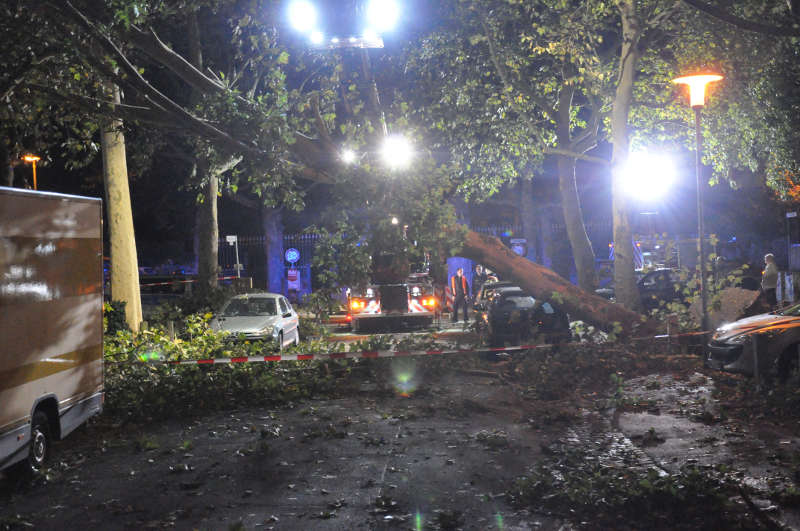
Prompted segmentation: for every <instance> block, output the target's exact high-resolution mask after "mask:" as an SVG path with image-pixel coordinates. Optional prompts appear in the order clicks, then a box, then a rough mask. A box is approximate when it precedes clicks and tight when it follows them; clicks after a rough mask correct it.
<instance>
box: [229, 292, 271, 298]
mask: <svg viewBox="0 0 800 531" xmlns="http://www.w3.org/2000/svg"><path fill="white" fill-rule="evenodd" d="M279 297H283V295H281V294H280V293H267V292H255V293H242V294H241V295H236V296H234V297H232V298H233V299H277V298H279Z"/></svg>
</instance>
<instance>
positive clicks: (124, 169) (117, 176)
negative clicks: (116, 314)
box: [100, 87, 142, 332]
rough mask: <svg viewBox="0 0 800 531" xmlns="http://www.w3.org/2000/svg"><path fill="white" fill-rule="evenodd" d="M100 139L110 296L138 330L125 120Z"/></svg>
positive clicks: (139, 305) (115, 94)
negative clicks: (109, 267) (120, 305)
mask: <svg viewBox="0 0 800 531" xmlns="http://www.w3.org/2000/svg"><path fill="white" fill-rule="evenodd" d="M112 90H113V98H114V101H115V102H116V103H119V101H120V95H119V88H118V87H113V89H112ZM100 142H101V146H102V153H103V181H104V183H105V192H106V219H107V221H108V233H109V239H110V243H111V297H112V299H113V300H117V301H123V302H125V320H126V321H127V323H128V326H129V327H130V329H131V330H133V331H134V332H138V331H139V327H140V325H141V322H142V298H141V292H140V291H139V260H138V257H137V254H136V237H135V233H134V230H133V212H132V210H131V194H130V189H129V188H128V165H127V161H126V157H125V136H124V135H123V133H122V121H121V120H114V121H112V122H110V123H109V124H108V125H107V126H106V127H104V128H103V130H102V133H101V136H100Z"/></svg>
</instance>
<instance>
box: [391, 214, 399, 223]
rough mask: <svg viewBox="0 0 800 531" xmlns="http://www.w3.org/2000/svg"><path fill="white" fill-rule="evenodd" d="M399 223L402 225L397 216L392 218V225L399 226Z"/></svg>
mask: <svg viewBox="0 0 800 531" xmlns="http://www.w3.org/2000/svg"><path fill="white" fill-rule="evenodd" d="M398 223H400V220H399V219H397V216H392V225H397V224H398Z"/></svg>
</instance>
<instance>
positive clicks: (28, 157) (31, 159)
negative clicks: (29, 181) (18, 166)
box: [22, 153, 42, 190]
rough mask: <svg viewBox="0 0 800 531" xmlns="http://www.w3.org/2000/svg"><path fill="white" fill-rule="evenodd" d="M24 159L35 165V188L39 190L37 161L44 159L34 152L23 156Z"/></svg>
mask: <svg viewBox="0 0 800 531" xmlns="http://www.w3.org/2000/svg"><path fill="white" fill-rule="evenodd" d="M22 160H24V161H25V162H30V163H31V165H32V166H33V189H34V190H38V189H39V188H37V186H36V162H37V161H39V160H42V157H39V156H38V155H34V154H32V153H28V154H27V155H23V156H22Z"/></svg>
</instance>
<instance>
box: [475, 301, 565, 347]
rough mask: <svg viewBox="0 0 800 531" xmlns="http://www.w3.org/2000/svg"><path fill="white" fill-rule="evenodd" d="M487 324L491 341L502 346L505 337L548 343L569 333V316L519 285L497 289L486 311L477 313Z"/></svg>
mask: <svg viewBox="0 0 800 531" xmlns="http://www.w3.org/2000/svg"><path fill="white" fill-rule="evenodd" d="M478 318H479V319H483V320H484V322H485V323H486V325H487V326H488V331H489V345H490V346H492V347H500V346H503V345H504V344H505V342H506V341H508V342H510V343H512V344H514V345H518V344H521V343H522V342H524V341H530V340H531V339H534V340H543V341H544V342H546V343H549V342H553V341H558V340H563V339H566V338H568V337H569V334H570V330H569V318H568V317H567V314H565V313H564V312H562V311H560V310H558V309H557V308H555V307H554V306H553V305H552V304H550V303H549V302H547V301H542V300H536V299H535V298H533V297H532V296H530V295H528V294H526V293H525V292H524V291H522V289H521V288H518V287H503V288H499V289H496V290H495V291H494V293H493V298H492V300H491V302H489V303H488V304H487V308H486V311H485V312H482V313H480V314H479V316H478Z"/></svg>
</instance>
